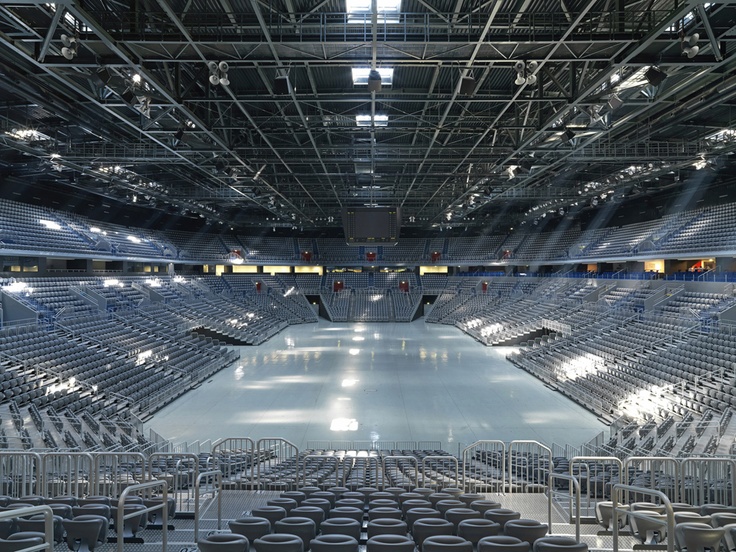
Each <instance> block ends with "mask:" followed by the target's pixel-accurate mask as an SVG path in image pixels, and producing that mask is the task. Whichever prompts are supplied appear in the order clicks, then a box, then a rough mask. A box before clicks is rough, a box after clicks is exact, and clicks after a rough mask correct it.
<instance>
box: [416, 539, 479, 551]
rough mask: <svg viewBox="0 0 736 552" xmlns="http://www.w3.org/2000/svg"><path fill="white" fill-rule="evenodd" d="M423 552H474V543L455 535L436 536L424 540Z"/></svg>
mask: <svg viewBox="0 0 736 552" xmlns="http://www.w3.org/2000/svg"><path fill="white" fill-rule="evenodd" d="M422 552H473V543H471V542H470V541H466V540H465V539H464V538H462V537H457V536H455V535H435V536H432V537H427V538H426V539H424V543H422Z"/></svg>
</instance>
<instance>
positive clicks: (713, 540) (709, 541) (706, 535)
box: [675, 522, 726, 552]
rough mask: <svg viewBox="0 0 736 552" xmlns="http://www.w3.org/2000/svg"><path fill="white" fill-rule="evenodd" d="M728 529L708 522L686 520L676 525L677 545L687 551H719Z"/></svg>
mask: <svg viewBox="0 0 736 552" xmlns="http://www.w3.org/2000/svg"><path fill="white" fill-rule="evenodd" d="M725 532H726V530H725V529H724V528H723V527H711V526H710V525H708V524H707V523H700V522H685V523H678V524H677V525H675V546H677V548H678V549H679V550H687V552H704V551H705V550H706V549H708V550H711V551H712V552H718V550H719V548H720V545H721V540H723V535H724V534H725Z"/></svg>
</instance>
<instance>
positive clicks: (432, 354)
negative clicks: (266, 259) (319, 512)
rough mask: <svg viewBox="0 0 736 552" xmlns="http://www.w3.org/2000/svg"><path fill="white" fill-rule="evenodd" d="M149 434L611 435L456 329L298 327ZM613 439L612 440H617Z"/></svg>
mask: <svg viewBox="0 0 736 552" xmlns="http://www.w3.org/2000/svg"><path fill="white" fill-rule="evenodd" d="M240 350H241V362H240V363H239V364H236V365H233V366H232V367H230V368H228V369H225V370H223V371H221V372H219V373H218V374H216V375H215V376H214V377H212V378H211V379H210V380H209V381H207V382H206V383H205V384H203V385H202V386H201V387H199V388H198V389H195V390H193V391H191V392H189V393H187V394H186V395H185V396H184V397H181V398H179V399H178V400H176V401H175V402H173V403H171V404H170V405H168V406H166V407H165V408H164V409H162V410H161V411H159V412H158V413H157V414H156V415H155V416H154V417H153V418H152V419H151V420H150V421H149V422H148V423H147V424H146V427H151V428H153V429H154V430H155V431H156V432H158V433H159V434H161V435H162V436H164V437H166V438H168V439H171V440H172V441H173V442H175V443H179V442H183V441H186V442H193V441H196V440H200V441H205V440H207V439H211V440H213V441H214V440H215V439H217V438H220V437H251V438H253V439H258V438H262V437H282V438H285V439H288V440H289V441H291V442H292V443H294V444H295V445H297V446H298V447H299V449H304V448H312V447H311V446H310V442H312V444H314V443H313V442H314V441H321V442H324V441H346V440H348V441H376V440H381V441H439V442H440V443H441V446H442V447H443V449H444V450H446V451H448V452H451V453H456V452H457V451H458V449H459V447H460V448H462V447H464V446H466V445H468V444H471V443H473V442H475V441H477V440H480V439H498V440H503V441H510V440H512V439H531V440H537V441H540V442H543V443H546V444H548V445H551V444H552V443H557V444H564V443H569V444H572V445H579V444H581V443H583V442H585V441H587V440H589V439H591V438H592V437H594V436H595V435H596V434H598V433H599V432H601V431H606V430H607V427H606V426H605V425H604V424H603V423H602V422H600V421H599V420H598V419H597V418H596V417H595V415H594V414H592V413H590V412H588V411H587V410H585V409H584V408H582V407H580V406H578V405H577V404H576V403H574V402H572V401H570V400H569V399H567V398H565V397H563V396H562V395H560V394H558V393H556V392H554V391H552V390H551V389H549V388H547V387H545V386H544V385H543V384H542V383H541V382H540V381H539V380H537V379H535V378H534V377H532V376H530V375H529V374H527V373H526V372H524V371H522V370H519V369H517V368H516V367H514V366H512V365H511V364H510V363H509V362H508V361H506V359H505V358H504V355H505V354H506V352H507V349H505V348H495V347H485V346H483V345H481V344H479V343H478V342H476V341H474V340H473V339H471V338H470V337H468V336H466V335H465V334H463V333H462V332H461V331H460V330H458V329H457V328H454V327H450V326H441V325H435V324H425V323H424V321H423V320H418V321H415V322H413V323H411V324H405V323H404V324H387V323H372V324H369V323H366V324H362V323H361V324H354V323H347V324H332V323H329V322H325V321H320V322H319V323H318V324H310V325H302V326H291V327H289V328H287V329H286V330H284V331H283V332H282V333H280V334H279V335H277V336H276V337H274V338H273V339H271V340H270V341H268V342H266V343H265V344H263V345H261V346H259V347H240ZM607 435H608V434H607V433H606V436H607Z"/></svg>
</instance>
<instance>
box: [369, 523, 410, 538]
mask: <svg viewBox="0 0 736 552" xmlns="http://www.w3.org/2000/svg"><path fill="white" fill-rule="evenodd" d="M407 532H408V528H407V526H406V522H405V521H402V520H400V519H393V518H379V519H374V520H371V521H369V522H368V538H369V539H370V538H371V537H375V536H377V535H404V536H405V535H406V533H407Z"/></svg>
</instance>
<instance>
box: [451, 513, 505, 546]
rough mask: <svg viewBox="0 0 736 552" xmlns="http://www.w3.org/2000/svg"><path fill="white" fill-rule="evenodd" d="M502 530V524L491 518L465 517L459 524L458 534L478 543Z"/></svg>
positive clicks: (474, 543) (475, 543)
mask: <svg viewBox="0 0 736 552" xmlns="http://www.w3.org/2000/svg"><path fill="white" fill-rule="evenodd" d="M500 531H501V526H500V525H499V524H498V523H496V522H495V521H491V520H490V519H483V518H475V519H464V520H462V521H461V522H460V523H459V524H458V526H457V536H458V537H462V538H464V539H465V540H468V541H470V542H472V543H473V545H477V544H478V542H479V541H480V540H481V539H482V538H485V537H493V536H495V535H498V533H499V532H500Z"/></svg>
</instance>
